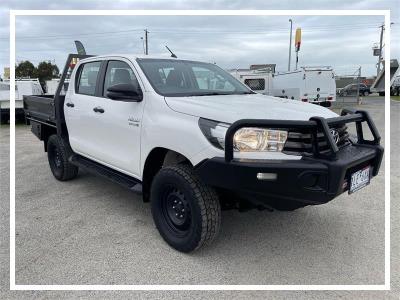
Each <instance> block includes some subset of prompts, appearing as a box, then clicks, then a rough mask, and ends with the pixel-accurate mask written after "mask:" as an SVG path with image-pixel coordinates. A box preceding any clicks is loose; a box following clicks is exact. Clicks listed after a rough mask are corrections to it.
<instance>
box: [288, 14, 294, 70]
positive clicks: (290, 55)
mask: <svg viewBox="0 0 400 300" xmlns="http://www.w3.org/2000/svg"><path fill="white" fill-rule="evenodd" d="M289 22H290V39H289V63H288V71H290V61H291V59H292V29H293V21H292V19H289Z"/></svg>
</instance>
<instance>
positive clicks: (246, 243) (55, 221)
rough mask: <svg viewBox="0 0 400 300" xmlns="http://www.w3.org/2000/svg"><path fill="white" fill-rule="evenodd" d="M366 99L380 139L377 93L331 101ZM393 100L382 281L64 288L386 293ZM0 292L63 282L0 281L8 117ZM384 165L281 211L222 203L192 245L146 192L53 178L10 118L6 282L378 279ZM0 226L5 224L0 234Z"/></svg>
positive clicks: (87, 177) (0, 151) (395, 177)
mask: <svg viewBox="0 0 400 300" xmlns="http://www.w3.org/2000/svg"><path fill="white" fill-rule="evenodd" d="M342 106H344V107H356V108H361V109H366V110H368V111H369V112H370V114H371V116H372V118H373V119H374V121H375V122H376V125H377V127H378V129H379V131H380V133H381V135H382V143H384V141H385V138H384V133H385V128H384V120H385V114H384V101H383V98H382V97H369V98H368V97H365V98H364V99H363V103H362V105H361V106H357V105H356V104H355V103H354V101H350V100H349V101H343V103H341V104H340V103H339V102H338V103H337V105H336V106H335V110H337V109H338V107H342ZM399 113H400V102H395V101H391V118H392V122H391V136H392V139H391V141H392V144H391V156H392V162H391V168H392V171H391V189H392V190H391V196H392V205H391V212H392V214H391V218H392V223H391V224H392V248H391V249H392V275H393V276H392V291H391V292H383V294H382V292H366V291H365V292H346V291H340V292H339V291H337V292H265V291H264V292H207V293H205V294H203V293H201V292H195V291H193V292H145V293H140V294H139V293H138V292H118V293H113V292H108V293H106V294H104V293H103V292H75V294H74V297H86V296H89V295H91V296H97V297H98V298H103V297H106V298H107V297H118V298H126V297H133V296H134V295H136V296H138V297H139V295H140V296H143V297H150V298H153V297H156V298H158V297H161V296H169V297H173V298H189V297H195V296H196V297H200V296H201V297H205V298H208V297H210V298H214V297H218V298H227V299H228V298H232V297H236V296H237V297H240V298H246V297H251V298H264V297H266V296H270V297H274V298H278V299H279V298H280V299H287V298H293V299H299V298H304V299H326V298H335V297H338V296H340V297H345V298H346V297H348V298H353V297H356V296H357V297H358V296H360V297H361V296H362V297H365V298H370V299H376V297H380V296H385V297H388V298H393V299H398V295H399V294H398V291H399V286H400V283H399V276H398V274H399V270H400V268H399V264H400V263H399V262H400V259H399V253H400V249H399V244H400V243H399V241H400V236H399V229H400V228H399V227H400V226H399V216H400V214H399V208H400V207H399V202H398V200H399V191H400V188H399V187H400V184H399V183H400V181H399V176H400V174H399V173H400V172H399V155H397V153H398V152H399V150H400V147H399V139H398V135H399V134H400V132H399V131H400V130H399V129H400V123H399V116H400V114H399ZM0 141H1V144H0V145H1V148H0V161H1V164H0V169H1V186H0V187H1V201H0V202H1V203H0V205H1V232H3V234H2V238H1V252H0V254H1V265H0V268H1V270H2V272H3V273H4V276H1V286H2V293H4V294H3V295H4V297H2V296H0V298H3V299H4V298H21V297H34V298H55V297H70V296H71V294H69V293H68V292H19V294H18V293H16V292H14V293H13V292H9V291H6V289H7V288H8V285H9V281H8V271H9V265H8V255H9V223H8V221H9V192H8V189H9V181H8V178H9V163H8V157H9V128H8V126H3V127H1V129H0ZM384 174H385V168H384V164H382V168H381V171H380V173H379V175H378V176H377V177H375V178H374V179H373V180H372V182H371V184H370V185H369V186H367V187H366V188H364V189H362V190H360V191H358V192H356V193H355V194H352V195H347V194H343V195H341V196H339V197H338V198H337V199H335V200H333V201H331V202H330V203H328V204H325V205H321V206H308V207H305V208H302V209H299V210H296V211H293V212H279V211H274V212H268V211H261V212H260V211H257V210H253V211H249V212H246V213H240V212H238V211H224V212H223V213H222V227H221V232H220V235H219V238H218V239H217V240H216V241H215V242H214V243H213V244H212V245H211V246H209V247H207V248H203V249H201V250H200V251H197V252H195V253H192V254H182V253H179V252H177V251H175V250H173V249H171V248H170V247H169V246H168V245H167V244H166V243H165V242H164V241H163V240H162V238H161V236H160V235H159V234H158V232H157V230H156V228H155V226H154V224H153V221H152V217H151V213H150V206H149V204H148V203H143V202H142V200H141V198H140V196H138V195H136V194H133V193H131V192H130V191H129V190H126V189H124V188H123V187H120V186H118V185H116V184H114V183H112V182H109V181H107V180H105V179H102V178H99V177H96V176H94V175H91V174H89V173H86V172H83V171H80V173H79V176H78V178H76V179H75V180H72V181H68V182H59V181H57V180H55V179H54V178H53V176H52V174H51V172H50V169H49V167H48V163H47V156H46V153H45V152H44V151H43V145H42V143H41V142H40V141H39V140H37V139H36V137H35V136H34V135H33V134H32V133H31V132H30V129H29V127H27V126H25V125H22V124H20V125H18V126H17V127H16V191H15V194H16V198H15V201H16V215H15V220H16V245H15V247H16V253H15V254H16V274H15V276H16V283H17V284H37V285H44V284H47V285H50V284H235V285H236V284H352V285H361V284H363V285H364V284H368V285H372V284H374V285H377V284H383V283H384V274H385V272H384V271H385V270H384V249H385V247H384V246H385V244H384V208H385V202H384V190H385V185H384ZM4 233H6V234H4Z"/></svg>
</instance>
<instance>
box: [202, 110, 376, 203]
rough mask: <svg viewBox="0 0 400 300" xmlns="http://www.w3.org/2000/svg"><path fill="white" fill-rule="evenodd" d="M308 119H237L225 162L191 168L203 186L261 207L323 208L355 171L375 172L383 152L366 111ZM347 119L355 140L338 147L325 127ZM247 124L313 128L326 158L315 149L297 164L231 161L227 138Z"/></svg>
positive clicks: (208, 162) (344, 187) (344, 188)
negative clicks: (366, 134) (325, 146)
mask: <svg viewBox="0 0 400 300" xmlns="http://www.w3.org/2000/svg"><path fill="white" fill-rule="evenodd" d="M310 121H311V122H312V123H313V124H310V123H309V122H310ZM310 121H305V122H294V121H291V122H289V121H286V122H285V121H273V120H272V121H271V120H263V121H261V120H241V121H238V122H237V123H234V124H232V125H231V127H230V128H229V129H228V131H227V133H226V140H225V143H226V144H225V158H222V157H215V158H211V159H207V160H205V161H203V162H202V163H200V164H199V165H198V166H197V167H196V169H197V172H198V174H199V176H200V177H201V179H202V180H203V181H204V182H205V183H206V184H208V185H210V186H213V187H216V188H219V189H222V190H227V191H230V192H232V193H234V194H235V195H237V196H238V197H239V198H241V199H245V200H247V201H249V202H251V203H252V204H254V205H257V206H267V207H271V206H272V207H277V206H278V207H279V206H280V204H281V203H283V202H285V201H290V202H297V203H304V204H323V203H326V202H328V201H330V200H332V199H334V198H335V197H337V196H338V195H340V194H341V193H343V192H345V191H347V190H348V189H349V185H350V176H351V174H352V173H354V172H355V171H358V170H361V169H363V168H364V167H366V166H370V168H371V177H373V176H376V175H377V174H378V171H379V168H380V165H381V161H382V157H383V152H384V150H383V148H382V147H381V146H380V145H379V141H380V136H379V133H378V132H377V129H376V127H375V125H374V124H373V122H372V120H371V119H370V118H369V115H368V114H367V113H366V112H360V111H358V112H349V111H345V112H344V113H343V114H342V117H338V118H332V119H323V118H312V119H311V120H310ZM353 121H354V122H356V127H357V135H358V141H357V142H352V143H350V144H347V145H345V146H343V147H341V148H340V149H339V148H338V147H337V146H336V144H335V143H334V141H333V140H332V136H331V135H330V134H329V125H332V124H334V125H337V124H340V123H350V122H353ZM364 121H366V122H367V124H368V126H369V128H370V130H371V132H372V135H373V136H374V140H373V141H367V140H364V138H363V132H362V126H361V123H362V122H364ZM249 126H253V127H259V126H261V127H267V128H296V127H298V128H301V129H305V128H310V130H314V129H318V130H321V131H322V132H324V133H325V134H326V139H327V142H328V143H329V144H330V145H331V152H330V153H329V154H328V155H327V154H326V153H324V154H322V153H318V149H316V150H315V151H316V152H315V153H314V155H312V156H303V157H302V158H301V159H300V160H243V159H242V160H237V159H233V143H232V139H233V135H234V133H235V132H236V131H237V130H239V129H240V128H242V127H249ZM261 174H264V175H261ZM262 177H263V178H262ZM280 202H281V203H280Z"/></svg>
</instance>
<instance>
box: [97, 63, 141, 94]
mask: <svg viewBox="0 0 400 300" xmlns="http://www.w3.org/2000/svg"><path fill="white" fill-rule="evenodd" d="M116 84H132V85H134V86H139V83H138V80H137V78H136V76H135V74H134V73H133V71H132V69H131V67H129V65H128V64H127V63H126V62H123V61H117V60H111V61H109V62H108V65H107V72H106V77H105V79H104V89H103V96H106V95H107V89H108V88H109V87H110V86H113V85H116Z"/></svg>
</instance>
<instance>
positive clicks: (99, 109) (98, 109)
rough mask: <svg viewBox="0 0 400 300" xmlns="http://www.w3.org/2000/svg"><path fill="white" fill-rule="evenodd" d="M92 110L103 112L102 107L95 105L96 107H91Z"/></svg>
mask: <svg viewBox="0 0 400 300" xmlns="http://www.w3.org/2000/svg"><path fill="white" fill-rule="evenodd" d="M93 111H94V112H98V113H101V114H102V113H104V109H103V108H101V107H100V106H97V107H95V108H93Z"/></svg>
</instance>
